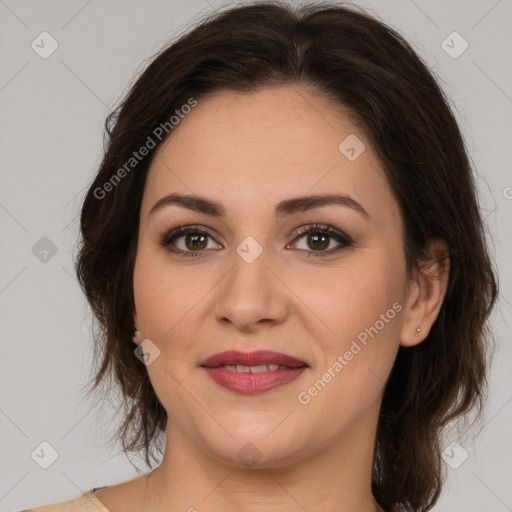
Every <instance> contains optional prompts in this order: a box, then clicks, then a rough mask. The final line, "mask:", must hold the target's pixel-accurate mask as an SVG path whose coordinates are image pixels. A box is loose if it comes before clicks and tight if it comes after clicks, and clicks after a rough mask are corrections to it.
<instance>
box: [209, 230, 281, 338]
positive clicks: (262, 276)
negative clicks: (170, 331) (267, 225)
mask: <svg viewBox="0 0 512 512" xmlns="http://www.w3.org/2000/svg"><path fill="white" fill-rule="evenodd" d="M269 267H270V268H269ZM271 267H272V256H271V254H270V249H264V248H263V246H262V245H260V244H259V243H258V242H257V241H256V239H255V238H253V237H250V236H249V237H247V238H245V239H244V240H243V241H242V242H241V243H240V244H239V245H238V246H237V247H236V249H235V254H234V255H233V266H232V269H231V271H230V272H229V273H228V275H227V276H226V278H225V280H224V282H223V285H222V288H221V292H220V293H219V295H218V297H217V300H216V305H215V314H216V317H217V319H218V320H221V321H224V322H225V321H228V320H229V321H230V322H231V323H233V324H235V325H236V326H237V327H238V328H240V329H250V328H251V326H252V325H253V324H256V323H257V322H260V321H261V320H274V321H282V318H283V316H284V315H285V314H286V310H287V305H286V302H285V297H284V296H283V286H282V284H281V285H280V281H279V279H277V278H276V276H275V275H274V273H275V270H274V272H272V270H271Z"/></svg>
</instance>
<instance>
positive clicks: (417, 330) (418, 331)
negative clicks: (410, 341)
mask: <svg viewBox="0 0 512 512" xmlns="http://www.w3.org/2000/svg"><path fill="white" fill-rule="evenodd" d="M420 331H421V329H420V328H419V327H418V328H417V329H416V336H419V335H420Z"/></svg>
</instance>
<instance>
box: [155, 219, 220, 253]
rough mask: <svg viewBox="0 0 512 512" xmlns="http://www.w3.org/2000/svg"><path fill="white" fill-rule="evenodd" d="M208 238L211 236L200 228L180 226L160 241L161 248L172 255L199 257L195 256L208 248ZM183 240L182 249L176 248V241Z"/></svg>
mask: <svg viewBox="0 0 512 512" xmlns="http://www.w3.org/2000/svg"><path fill="white" fill-rule="evenodd" d="M208 237H210V238H212V237H211V235H210V234H209V233H208V232H207V231H205V230H203V229H201V228H200V227H199V226H180V227H178V228H176V229H174V230H173V231H171V232H169V233H167V234H166V235H164V236H163V238H162V239H161V240H160V246H161V247H163V248H164V249H166V250H167V251H169V252H171V253H175V254H178V255H179V256H192V257H195V256H199V254H194V253H197V252H201V251H202V250H204V249H206V248H207V246H208ZM180 238H183V239H184V240H183V243H184V244H183V245H182V248H179V247H178V248H175V247H174V244H175V242H176V240H179V239H180Z"/></svg>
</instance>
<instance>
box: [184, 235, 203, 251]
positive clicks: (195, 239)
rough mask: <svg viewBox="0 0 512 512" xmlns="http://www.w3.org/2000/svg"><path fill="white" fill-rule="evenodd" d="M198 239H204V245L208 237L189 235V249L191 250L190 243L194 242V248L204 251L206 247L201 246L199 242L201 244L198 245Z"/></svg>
mask: <svg viewBox="0 0 512 512" xmlns="http://www.w3.org/2000/svg"><path fill="white" fill-rule="evenodd" d="M197 239H202V242H203V243H204V240H205V239H206V237H205V236H204V235H188V236H187V247H189V249H190V246H189V245H188V242H190V241H191V240H193V242H192V248H196V249H197V248H199V249H204V247H202V246H200V245H199V244H201V241H200V242H199V244H198V243H197Z"/></svg>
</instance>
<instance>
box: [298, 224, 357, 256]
mask: <svg viewBox="0 0 512 512" xmlns="http://www.w3.org/2000/svg"><path fill="white" fill-rule="evenodd" d="M301 238H306V240H305V241H306V249H299V250H300V251H301V252H307V253H308V254H307V256H308V257H317V256H320V257H321V256H326V255H331V254H334V253H338V252H339V251H341V250H343V249H345V248H346V247H351V246H352V245H353V244H354V241H353V240H352V238H351V237H349V236H348V235H347V234H346V233H343V232H342V231H338V230H337V229H334V228H332V227H331V226H323V225H321V224H312V225H310V226H306V227H304V228H301V229H300V230H299V231H298V232H297V236H296V238H295V240H299V239H301ZM330 239H331V240H332V239H334V240H336V241H337V242H338V244H339V246H338V247H336V248H335V249H330V250H328V251H327V250H325V249H327V248H328V247H329V246H330V245H331V243H330V242H331V240H330ZM309 248H313V250H312V251H311V250H308V249H309ZM315 253H318V254H315Z"/></svg>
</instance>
